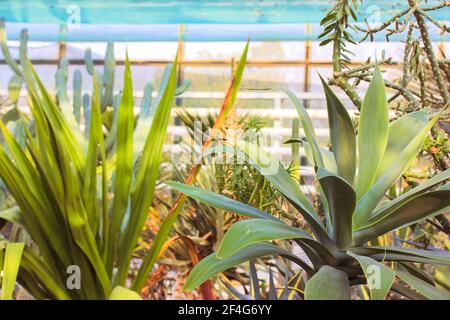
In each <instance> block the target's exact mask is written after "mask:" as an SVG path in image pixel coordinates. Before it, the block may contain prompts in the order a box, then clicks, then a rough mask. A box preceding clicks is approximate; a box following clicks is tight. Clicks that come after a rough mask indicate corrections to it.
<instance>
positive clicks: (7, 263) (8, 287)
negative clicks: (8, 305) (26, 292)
mask: <svg viewBox="0 0 450 320" xmlns="http://www.w3.org/2000/svg"><path fill="white" fill-rule="evenodd" d="M23 247H24V244H23V243H9V242H6V241H1V242H0V274H1V275H0V289H1V291H2V295H1V300H11V299H12V297H13V291H14V285H15V283H16V277H17V273H18V272H19V267H20V261H21V257H22V252H23Z"/></svg>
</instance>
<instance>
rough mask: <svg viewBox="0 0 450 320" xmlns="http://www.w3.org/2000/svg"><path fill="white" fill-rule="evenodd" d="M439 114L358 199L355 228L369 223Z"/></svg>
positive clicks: (419, 147) (413, 156)
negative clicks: (374, 211)
mask: <svg viewBox="0 0 450 320" xmlns="http://www.w3.org/2000/svg"><path fill="white" fill-rule="evenodd" d="M438 117H439V116H436V117H434V118H433V119H432V120H431V121H430V122H429V123H428V125H427V126H426V127H425V128H424V129H423V130H422V131H420V132H418V133H417V135H416V136H415V137H414V139H412V140H411V141H410V143H409V144H408V145H407V146H406V147H405V148H404V149H403V150H402V152H401V153H400V154H399V155H398V157H397V158H396V161H395V162H394V163H393V164H392V165H391V166H390V167H389V169H388V170H386V171H385V173H384V174H383V176H381V177H380V178H379V179H378V180H377V181H376V182H375V184H374V185H372V186H371V187H370V190H369V191H368V192H367V193H366V194H364V196H363V197H362V198H361V199H359V200H358V202H357V205H356V210H355V214H354V215H353V228H354V229H359V228H361V227H363V226H364V225H366V224H367V221H368V220H369V219H370V217H371V216H372V212H373V210H374V209H375V208H376V207H377V205H378V203H379V202H380V200H381V199H382V198H383V196H384V194H385V193H386V191H387V190H388V189H389V188H390V187H391V186H392V184H393V183H394V182H395V181H397V179H398V178H399V177H400V176H401V175H402V173H403V172H404V171H405V170H406V169H407V168H408V166H409V165H410V163H411V162H412V161H413V160H414V159H415V157H416V155H417V154H418V153H419V151H420V150H421V148H422V145H423V142H424V141H425V138H426V137H427V134H428V132H429V131H430V129H431V127H432V126H433V125H434V124H435V123H436V121H437V120H438Z"/></svg>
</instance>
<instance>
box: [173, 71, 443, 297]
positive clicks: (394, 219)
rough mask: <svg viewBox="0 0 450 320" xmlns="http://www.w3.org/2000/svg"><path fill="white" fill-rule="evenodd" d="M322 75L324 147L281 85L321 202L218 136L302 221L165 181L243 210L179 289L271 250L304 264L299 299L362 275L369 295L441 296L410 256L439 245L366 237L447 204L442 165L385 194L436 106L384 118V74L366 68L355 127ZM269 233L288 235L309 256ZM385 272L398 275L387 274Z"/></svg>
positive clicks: (432, 257) (267, 159) (435, 258)
mask: <svg viewBox="0 0 450 320" xmlns="http://www.w3.org/2000/svg"><path fill="white" fill-rule="evenodd" d="M322 82H323V86H324V91H325V95H326V100H327V110H328V119H329V130H330V140H331V149H330V150H328V149H325V148H321V147H319V145H318V142H317V141H316V137H315V132H314V128H313V126H312V122H311V120H310V118H309V116H308V113H307V111H306V109H305V108H304V107H303V105H302V104H301V102H300V101H299V100H298V99H297V97H296V96H295V95H293V94H292V93H291V92H289V91H287V90H284V91H285V92H286V94H287V95H288V96H289V97H290V99H291V100H292V101H293V103H294V105H295V106H296V109H297V111H298V114H299V117H300V121H301V123H302V126H303V129H304V131H305V136H306V141H304V142H303V143H304V147H305V150H306V151H307V154H309V158H310V160H311V161H312V162H313V164H314V166H315V173H316V182H317V188H316V189H317V192H318V193H319V195H320V201H321V203H322V205H321V206H320V208H322V209H321V210H322V211H323V212H317V211H316V210H317V209H315V208H314V206H313V204H312V203H311V201H310V199H309V198H308V197H307V196H306V194H305V193H304V192H303V190H302V187H301V186H300V184H299V183H298V182H297V181H295V180H294V179H293V178H292V177H291V176H290V175H289V173H288V172H287V171H286V170H285V169H284V168H283V166H282V165H281V164H280V163H279V162H278V161H277V160H275V159H274V158H273V157H272V156H271V154H270V153H268V152H265V151H264V150H262V148H260V147H258V146H256V145H254V144H251V143H246V142H245V141H237V142H236V143H234V144H233V145H228V146H226V147H225V149H226V150H227V152H230V153H233V154H235V155H239V156H241V157H244V158H245V159H247V160H248V162H249V164H250V165H252V166H253V167H254V168H256V169H257V170H259V171H260V172H261V173H262V174H263V175H264V176H265V177H266V179H267V180H268V181H269V182H271V183H272V184H273V185H274V186H275V187H276V188H277V189H278V191H279V192H280V193H281V194H282V195H283V196H284V197H285V198H286V200H288V201H289V203H290V204H291V205H292V206H293V207H295V208H296V209H297V210H298V212H299V213H300V214H301V215H302V217H303V219H304V220H305V221H306V223H307V228H298V227H296V226H293V225H289V224H287V223H285V222H283V221H281V220H279V219H277V218H275V217H274V216H273V215H271V214H269V213H267V212H264V211H262V210H259V209H257V208H254V207H252V206H249V205H247V204H244V203H241V202H238V201H235V200H232V199H230V198H228V197H226V196H223V195H219V194H216V193H213V192H210V191H207V190H202V189H200V188H197V187H194V186H187V185H183V184H179V183H174V182H171V183H168V185H169V186H170V187H172V188H173V189H175V190H178V191H180V192H182V193H184V194H186V195H188V196H190V197H192V198H194V199H196V200H198V201H200V202H204V203H206V204H209V205H211V206H213V207H217V208H220V209H222V210H225V211H229V212H234V213H237V214H240V215H242V216H244V217H248V218H249V219H246V220H242V221H239V222H237V223H235V224H234V225H233V226H232V227H231V228H230V229H229V230H228V232H227V233H226V234H225V236H224V238H223V241H222V243H221V245H220V247H219V248H218V250H217V252H215V253H213V254H211V255H209V256H208V257H206V258H205V259H203V260H202V261H201V262H200V263H199V264H197V265H196V266H195V268H194V269H193V270H192V272H191V273H190V275H189V277H188V279H187V281H186V283H185V286H184V289H185V290H188V291H189V290H192V289H194V288H195V287H197V286H198V285H199V284H201V283H203V282H204V281H205V280H207V279H209V278H210V277H212V276H214V275H216V274H218V273H220V272H222V271H224V270H226V269H228V268H231V267H233V266H236V265H238V264H240V263H243V262H245V261H249V260H252V259H255V258H257V257H261V256H266V255H280V256H283V257H285V258H287V259H289V260H291V261H292V262H293V263H295V264H297V265H299V266H300V267H301V268H302V269H303V270H304V271H305V272H306V273H307V275H308V281H307V283H306V287H305V292H304V298H306V299H349V298H350V294H351V289H350V288H351V286H353V285H360V284H363V283H367V284H368V287H369V290H370V294H371V298H372V299H384V298H386V296H387V294H388V293H389V292H390V290H392V291H395V292H397V293H399V294H401V295H403V296H405V297H407V298H411V299H415V298H419V297H422V298H423V297H426V298H430V299H448V298H450V294H449V293H448V292H446V291H443V290H441V289H439V288H437V287H436V286H435V283H434V282H433V280H432V277H431V276H430V275H428V274H427V273H426V272H425V271H423V270H422V269H420V268H419V267H418V265H417V264H418V263H425V264H431V265H444V266H448V265H450V254H449V252H448V251H444V250H442V251H431V250H421V249H414V248H409V247H403V246H387V245H383V246H381V245H375V244H376V243H377V241H376V240H377V239H378V237H382V236H385V235H387V234H390V233H391V231H394V230H397V229H399V228H401V227H405V226H408V225H411V224H414V223H416V222H418V221H420V220H422V219H426V218H429V217H432V216H435V215H437V214H439V213H442V212H443V211H445V210H446V209H448V207H449V205H450V184H445V182H446V181H447V180H448V179H449V177H450V170H446V171H443V172H441V173H439V174H437V175H436V176H434V177H433V178H431V179H429V180H427V181H424V182H423V183H421V184H419V185H417V186H416V187H415V188H412V189H411V190H409V191H407V192H405V193H403V194H402V195H400V196H398V197H397V198H389V197H387V196H385V195H386V193H387V192H388V191H389V189H390V188H391V186H393V185H394V184H395V183H396V181H398V179H400V178H401V175H402V173H403V172H404V171H405V170H406V169H407V168H408V167H409V166H410V165H411V163H412V161H413V160H414V159H415V157H416V155H417V154H418V153H419V152H420V150H421V148H422V145H423V142H424V140H425V138H426V137H427V134H428V132H429V130H430V128H431V127H432V126H433V125H434V124H435V123H436V121H437V119H438V116H435V117H433V118H432V119H431V120H429V115H428V111H427V110H421V111H417V112H413V113H410V114H408V115H405V116H403V117H401V118H398V119H396V120H394V121H392V122H390V123H389V113H388V102H387V97H386V92H385V86H384V81H383V79H382V77H381V73H380V71H379V69H378V68H376V70H375V73H374V77H373V80H372V81H371V83H370V85H369V88H368V89H367V92H366V94H365V97H364V103H363V105H362V108H361V113H360V118H359V124H358V127H357V131H356V132H355V129H354V127H353V124H352V121H351V118H350V116H349V114H348V112H347V110H346V108H345V107H344V105H343V104H342V103H341V101H340V100H339V99H338V98H337V97H336V95H335V94H334V93H333V92H332V90H331V89H330V88H329V87H328V85H327V84H326V82H325V81H322ZM291 142H302V141H300V140H298V141H291ZM225 143H227V142H226V141H225ZM221 148H222V150H223V149H224V148H223V147H221ZM215 151H216V152H218V151H219V149H218V150H215ZM271 241H277V243H278V244H283V243H285V242H286V241H290V242H291V243H292V242H293V243H295V244H297V245H298V246H300V248H301V249H302V250H303V251H304V253H305V254H306V255H307V256H308V258H309V259H304V258H303V257H302V256H301V255H296V254H294V253H293V251H292V250H288V249H285V248H283V247H281V246H280V245H277V244H274V243H270V242H271ZM385 243H386V242H385ZM285 247H286V246H285ZM307 260H309V261H307ZM395 277H398V278H399V279H401V280H402V282H398V281H397V282H394V280H395ZM404 283H406V284H408V285H409V286H410V287H412V288H413V289H415V290H412V289H411V288H410V287H409V286H406V285H405V284H404Z"/></svg>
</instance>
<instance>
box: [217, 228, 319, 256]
mask: <svg viewBox="0 0 450 320" xmlns="http://www.w3.org/2000/svg"><path fill="white" fill-rule="evenodd" d="M298 238H311V236H310V235H309V234H308V233H307V232H305V231H303V230H301V229H299V228H294V227H291V226H288V225H287V224H285V223H283V222H278V221H273V220H264V219H247V220H242V221H239V222H236V223H235V224H233V225H232V226H231V228H230V229H229V230H228V232H227V233H226V234H225V236H224V238H223V240H222V243H221V244H220V246H219V249H218V251H217V255H216V257H217V258H218V259H224V258H228V257H229V256H232V255H233V254H235V253H237V252H238V251H239V250H241V249H243V248H245V247H248V246H250V245H253V244H256V243H260V242H264V241H272V240H286V239H298Z"/></svg>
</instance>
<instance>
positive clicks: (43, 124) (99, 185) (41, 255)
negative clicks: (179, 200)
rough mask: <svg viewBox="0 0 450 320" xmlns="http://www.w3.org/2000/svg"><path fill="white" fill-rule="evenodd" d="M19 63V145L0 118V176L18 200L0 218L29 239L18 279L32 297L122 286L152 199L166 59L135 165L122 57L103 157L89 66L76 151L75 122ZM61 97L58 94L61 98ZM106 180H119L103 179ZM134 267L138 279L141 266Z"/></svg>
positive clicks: (164, 118)
mask: <svg viewBox="0 0 450 320" xmlns="http://www.w3.org/2000/svg"><path fill="white" fill-rule="evenodd" d="M21 66H22V72H23V75H24V79H25V83H26V88H27V93H28V97H29V101H30V109H31V112H32V117H33V120H34V127H33V131H31V130H29V129H28V128H25V130H26V133H27V135H26V146H25V147H21V146H20V145H19V143H18V142H17V140H16V139H15V138H14V137H13V135H12V134H11V132H10V131H9V129H8V128H7V127H6V126H5V125H4V124H3V123H0V126H1V129H2V133H3V138H4V139H5V143H6V146H5V147H4V146H0V177H1V178H2V180H3V181H4V183H5V185H6V187H7V188H8V190H9V192H10V193H11V195H12V196H13V197H14V199H15V201H16V203H17V206H18V212H17V211H16V212H14V213H15V214H14V215H12V214H9V215H2V217H3V218H8V217H9V220H10V221H11V222H12V223H19V226H20V227H21V228H22V229H23V230H24V231H26V232H27V233H28V234H29V236H30V237H31V239H32V241H33V243H35V245H36V246H31V247H28V246H27V247H26V248H25V252H24V257H23V260H22V263H21V272H20V273H19V281H20V282H21V283H22V284H23V285H24V286H25V287H26V288H27V290H29V292H30V293H31V294H33V295H34V296H35V297H37V298H51V299H106V298H108V297H110V295H111V292H112V288H113V287H116V286H124V285H125V284H126V280H127V276H128V274H129V265H130V261H131V259H132V254H133V250H134V248H135V247H136V245H137V241H138V237H139V236H140V234H141V231H142V228H143V224H144V221H145V219H146V217H147V210H148V209H149V207H150V205H151V203H152V199H153V190H154V189H155V185H156V179H157V177H158V172H159V164H160V161H161V154H162V147H163V143H164V141H165V134H166V128H167V125H168V121H169V118H170V110H171V108H172V105H173V103H174V96H175V90H176V61H175V63H174V64H173V65H169V66H168V70H169V71H168V76H167V77H166V79H165V81H164V82H163V84H162V88H161V90H160V92H161V96H160V97H159V99H158V105H157V106H156V108H155V109H156V110H155V113H154V118H155V119H156V120H157V121H155V122H154V123H152V125H151V128H150V130H149V132H148V134H147V136H146V137H145V144H144V146H143V151H142V157H141V158H140V160H139V162H138V163H137V167H136V170H135V171H133V170H132V161H133V158H132V155H133V152H132V151H133V128H134V114H133V99H132V83H131V72H130V67H129V63H128V60H127V62H126V68H125V69H126V72H125V77H124V90H123V94H122V99H121V104H120V106H119V109H118V123H120V124H121V125H120V127H119V128H118V131H117V138H116V139H115V141H116V142H115V150H116V151H115V157H114V158H113V159H107V158H106V151H105V138H104V134H103V130H102V126H103V123H102V116H101V98H100V92H99V85H98V82H97V76H96V73H95V70H94V69H93V70H92V77H93V79H94V88H93V94H92V99H91V102H90V108H91V112H90V125H89V139H88V141H87V152H85V151H84V150H83V147H82V142H80V140H79V139H78V137H77V135H78V132H77V131H76V128H74V127H73V126H72V125H71V123H70V120H69V119H67V118H66V117H65V116H64V105H61V106H58V105H57V104H56V103H55V101H54V100H53V99H52V97H51V96H50V95H49V93H48V92H47V90H46V88H45V87H44V85H43V84H42V82H41V81H40V79H39V77H38V76H37V74H36V73H35V71H34V69H33V66H32V65H31V63H30V62H29V61H28V60H27V59H26V58H24V59H23V60H22V64H21ZM60 76H62V73H60ZM62 84H63V82H62ZM61 97H62V96H61V95H60V96H59V97H58V100H59V102H60V103H64V102H63V101H62V99H61ZM113 176H114V177H115V179H116V181H117V182H118V183H119V184H114V183H112V182H111V181H112V180H113V179H112V177H113ZM124 181H129V183H124ZM118 226H119V227H120V228H119V227H118ZM36 247H37V250H36V249H35V248H36ZM158 253H159V250H153V251H151V252H150V253H149V255H150V256H152V257H151V258H152V259H153V256H156V257H157V256H158ZM71 265H77V266H79V268H80V270H81V275H82V277H81V289H79V290H70V289H69V288H68V287H67V286H66V278H67V276H68V274H67V271H66V270H67V268H68V267H69V266H71ZM141 268H142V269H143V270H144V271H143V272H142V274H143V276H144V277H146V276H147V275H148V273H149V272H150V269H149V268H148V262H145V261H144V262H143V264H142V267H141ZM136 290H139V288H138V289H136Z"/></svg>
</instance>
